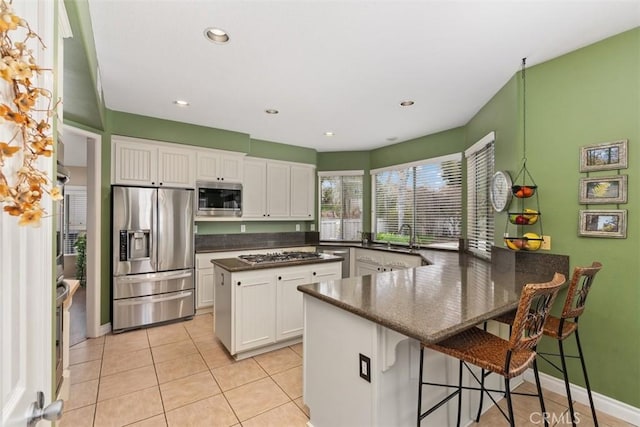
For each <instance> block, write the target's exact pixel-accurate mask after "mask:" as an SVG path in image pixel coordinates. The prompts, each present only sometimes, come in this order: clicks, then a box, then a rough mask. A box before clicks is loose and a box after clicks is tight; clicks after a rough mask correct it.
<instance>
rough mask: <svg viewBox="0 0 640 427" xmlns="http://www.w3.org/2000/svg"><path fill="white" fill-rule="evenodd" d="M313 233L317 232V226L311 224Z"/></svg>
mask: <svg viewBox="0 0 640 427" xmlns="http://www.w3.org/2000/svg"><path fill="white" fill-rule="evenodd" d="M311 231H316V225H315V224H313V223H311Z"/></svg>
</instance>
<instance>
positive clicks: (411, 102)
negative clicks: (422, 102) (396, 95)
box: [400, 101, 415, 107]
mask: <svg viewBox="0 0 640 427" xmlns="http://www.w3.org/2000/svg"><path fill="white" fill-rule="evenodd" d="M413 104H415V102H413V101H402V102H401V103H400V105H401V106H402V107H410V106H412V105H413Z"/></svg>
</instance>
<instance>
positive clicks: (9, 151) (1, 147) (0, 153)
mask: <svg viewBox="0 0 640 427" xmlns="http://www.w3.org/2000/svg"><path fill="white" fill-rule="evenodd" d="M18 151H20V147H12V146H10V145H9V144H7V143H6V142H0V158H2V157H11V156H13V155H14V154H16V153H17V152H18Z"/></svg>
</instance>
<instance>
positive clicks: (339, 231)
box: [318, 171, 364, 241]
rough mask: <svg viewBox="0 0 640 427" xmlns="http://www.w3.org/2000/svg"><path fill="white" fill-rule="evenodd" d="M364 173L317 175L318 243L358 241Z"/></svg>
mask: <svg viewBox="0 0 640 427" xmlns="http://www.w3.org/2000/svg"><path fill="white" fill-rule="evenodd" d="M363 175H364V172H363V171H345V172H331V173H329V172H320V173H318V176H319V179H318V181H319V183H320V191H319V193H320V240H347V241H348V240H360V237H361V235H360V233H361V232H362V176H363Z"/></svg>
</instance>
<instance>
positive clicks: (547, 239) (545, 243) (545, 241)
mask: <svg viewBox="0 0 640 427" xmlns="http://www.w3.org/2000/svg"><path fill="white" fill-rule="evenodd" d="M540 249H542V250H543V251H550V250H551V236H542V244H541V245H540Z"/></svg>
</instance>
